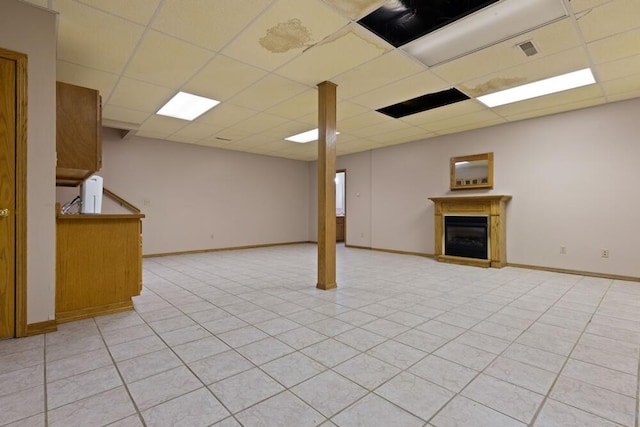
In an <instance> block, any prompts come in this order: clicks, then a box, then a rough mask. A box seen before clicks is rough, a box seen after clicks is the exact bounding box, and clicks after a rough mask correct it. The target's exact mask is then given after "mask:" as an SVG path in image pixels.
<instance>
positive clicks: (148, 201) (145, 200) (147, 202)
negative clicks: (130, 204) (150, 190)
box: [142, 199, 151, 206]
mask: <svg viewBox="0 0 640 427" xmlns="http://www.w3.org/2000/svg"><path fill="white" fill-rule="evenodd" d="M142 203H143V204H144V205H145V206H149V205H151V200H149V199H144V200H143V201H142Z"/></svg>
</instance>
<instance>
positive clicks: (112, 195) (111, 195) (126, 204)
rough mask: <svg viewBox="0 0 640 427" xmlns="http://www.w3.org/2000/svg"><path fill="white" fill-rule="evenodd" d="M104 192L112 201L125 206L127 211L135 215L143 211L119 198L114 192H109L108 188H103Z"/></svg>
mask: <svg viewBox="0 0 640 427" xmlns="http://www.w3.org/2000/svg"><path fill="white" fill-rule="evenodd" d="M102 192H103V193H104V194H105V195H106V196H107V197H109V198H110V199H112V200H114V201H115V202H117V203H119V204H120V206H123V207H125V208H127V209H129V210H130V211H131V212H134V213H141V212H142V211H141V210H140V209H138V208H137V207H136V206H134V205H132V204H131V203H129V202H127V201H126V200H125V199H123V198H122V197H120V196H118V195H117V194H116V193H114V192H113V191H111V190H109V189H108V188H106V187H103V188H102Z"/></svg>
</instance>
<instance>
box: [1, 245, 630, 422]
mask: <svg viewBox="0 0 640 427" xmlns="http://www.w3.org/2000/svg"><path fill="white" fill-rule="evenodd" d="M315 263H316V247H315V246H314V245H311V244H304V245H293V246H281V247H273V248H264V249H251V250H242V251H228V252H215V253H205V254H197V255H185V256H171V257H164V258H151V259H145V260H144V291H143V293H142V295H141V296H140V297H137V298H135V306H136V311H135V312H127V313H120V314H115V315H110V316H103V317H98V318H95V319H88V320H83V321H78V322H73V323H67V324H63V325H60V327H59V330H58V331H57V332H55V333H51V334H47V335H46V336H35V337H30V338H24V339H18V340H9V341H2V342H0V425H11V426H43V425H49V426H65V427H66V426H101V425H110V426H120V427H125V426H141V425H147V426H174V425H181V426H190V427H191V426H210V425H214V426H221V427H222V426H225V427H230V426H238V425H243V426H295V427H299V426H314V425H322V426H333V425H337V426H367V427H370V426H385V427H387V426H438V427H439V426H443V427H444V426H473V427H477V426H491V427H496V426H524V425H535V426H563V427H566V426H617V425H622V426H629V427H635V426H637V425H638V421H637V420H638V415H637V413H638V361H639V354H640V353H639V351H640V283H631V282H623V281H613V280H607V279H597V278H590V277H581V276H575V275H565V274H557V273H549V272H540V271H531V270H524V269H516V268H504V269H499V270H498V269H480V268H474V267H464V266H456V265H450V264H441V263H437V262H435V261H433V260H430V259H425V258H420V257H414V256H407V255H396V254H388V253H381V252H373V251H366V250H358V249H345V248H344V247H339V249H338V284H339V288H338V289H337V290H332V291H320V290H317V289H316V288H315V280H316V275H315V271H316V268H315Z"/></svg>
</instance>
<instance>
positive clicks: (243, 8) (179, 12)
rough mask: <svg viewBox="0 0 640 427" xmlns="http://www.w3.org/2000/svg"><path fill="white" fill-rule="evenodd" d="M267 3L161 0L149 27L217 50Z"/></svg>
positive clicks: (255, 0)
mask: <svg viewBox="0 0 640 427" xmlns="http://www.w3.org/2000/svg"><path fill="white" fill-rule="evenodd" d="M270 3H271V2H270V1H269V0H242V1H237V0H215V1H211V0H189V1H185V0H165V2H164V3H163V6H162V8H161V10H160V12H159V13H158V14H157V16H156V17H155V19H154V21H153V24H152V27H153V28H155V29H157V30H159V31H162V32H164V33H167V34H170V35H172V36H174V37H177V38H180V39H182V40H185V41H188V42H190V43H194V44H197V45H199V46H201V47H204V48H206V49H209V50H215V51H219V50H220V49H222V48H223V47H224V46H225V45H226V44H227V43H229V41H231V39H233V38H234V37H235V36H236V35H237V34H238V33H239V32H240V31H242V29H243V28H244V27H245V26H246V25H248V24H249V23H250V22H251V21H252V20H253V19H255V18H256V16H258V15H259V14H261V13H262V12H263V10H264V9H265V8H266V7H267V6H268V5H269V4H270Z"/></svg>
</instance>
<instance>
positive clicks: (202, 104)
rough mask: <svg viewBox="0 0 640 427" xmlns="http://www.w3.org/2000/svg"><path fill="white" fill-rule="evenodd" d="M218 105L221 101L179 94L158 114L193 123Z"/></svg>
mask: <svg viewBox="0 0 640 427" xmlns="http://www.w3.org/2000/svg"><path fill="white" fill-rule="evenodd" d="M218 104H220V101H216V100H215V99H210V98H205V97H203V96H198V95H192V94H190V93H186V92H178V93H177V94H176V95H175V96H174V97H173V98H171V99H170V100H169V102H167V103H166V104H164V106H163V107H162V108H160V109H159V110H158V112H157V113H156V114H159V115H161V116H168V117H175V118H176V119H182V120H189V121H192V120H195V119H196V118H198V117H200V116H201V115H202V114H204V113H206V112H207V111H209V110H210V109H212V108H213V107H215V106H216V105H218Z"/></svg>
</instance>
